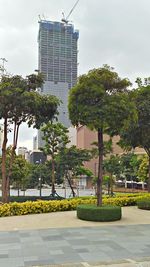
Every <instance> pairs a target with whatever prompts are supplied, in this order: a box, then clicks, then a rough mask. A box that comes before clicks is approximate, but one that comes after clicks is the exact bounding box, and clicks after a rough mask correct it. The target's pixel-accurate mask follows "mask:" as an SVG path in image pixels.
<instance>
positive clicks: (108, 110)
mask: <svg viewBox="0 0 150 267" xmlns="http://www.w3.org/2000/svg"><path fill="white" fill-rule="evenodd" d="M129 85H130V82H129V80H128V79H121V78H120V77H119V76H118V74H117V73H116V72H114V70H113V69H112V68H110V67H109V66H107V65H104V66H103V67H102V68H99V69H94V70H91V71H89V72H88V74H87V75H82V76H81V77H80V78H79V80H78V83H77V85H76V86H75V87H74V88H72V89H71V90H70V95H69V115H70V119H71V122H72V124H73V125H76V126H78V125H79V124H81V125H86V126H87V127H89V128H91V129H94V130H96V131H97V133H98V153H99V164H98V180H97V205H98V206H100V205H102V178H103V168H102V166H103V146H104V142H103V134H104V133H108V134H109V135H115V134H118V132H119V129H120V128H123V127H124V125H125V124H127V123H128V117H129V116H131V117H133V116H134V115H135V113H134V106H133V104H132V103H131V102H130V101H129V98H128V93H127V87H128V86H129Z"/></svg>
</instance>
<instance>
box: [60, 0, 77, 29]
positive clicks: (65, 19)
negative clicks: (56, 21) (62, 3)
mask: <svg viewBox="0 0 150 267" xmlns="http://www.w3.org/2000/svg"><path fill="white" fill-rule="evenodd" d="M78 2H79V0H77V1H76V2H75V4H74V6H73V7H72V9H71V10H70V12H69V14H68V15H67V17H66V18H65V15H64V13H63V12H62V15H63V18H62V20H61V21H62V22H64V23H66V24H68V22H69V20H68V19H69V17H70V15H71V14H72V12H73V10H74V9H75V7H76V6H77V4H78Z"/></svg>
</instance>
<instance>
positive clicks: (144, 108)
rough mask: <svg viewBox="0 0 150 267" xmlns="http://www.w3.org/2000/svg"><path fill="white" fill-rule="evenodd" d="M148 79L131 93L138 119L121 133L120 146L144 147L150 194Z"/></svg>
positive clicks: (149, 98) (149, 99)
mask: <svg viewBox="0 0 150 267" xmlns="http://www.w3.org/2000/svg"><path fill="white" fill-rule="evenodd" d="M148 81H149V80H148V79H147V80H145V82H144V85H142V81H141V79H139V81H138V85H140V87H139V88H138V89H136V90H134V92H131V93H130V99H131V100H132V101H134V103H135V106H136V111H137V115H138V119H137V121H136V122H133V121H132V119H130V124H129V125H128V127H126V128H124V131H122V132H121V133H120V136H121V141H120V145H121V146H122V147H124V148H125V149H131V148H135V147H142V148H143V149H144V150H145V152H146V154H147V156H148V161H149V178H148V192H150V85H149V83H148Z"/></svg>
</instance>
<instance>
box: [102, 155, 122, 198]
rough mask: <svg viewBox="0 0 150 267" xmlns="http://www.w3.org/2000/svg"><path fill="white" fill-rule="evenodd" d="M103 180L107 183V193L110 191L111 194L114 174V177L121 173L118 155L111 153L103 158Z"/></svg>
mask: <svg viewBox="0 0 150 267" xmlns="http://www.w3.org/2000/svg"><path fill="white" fill-rule="evenodd" d="M103 168H104V173H106V174H108V175H105V181H107V184H108V193H109V192H110V193H111V195H113V183H114V175H115V176H116V177H120V174H121V165H120V157H119V156H115V155H111V156H110V158H108V159H105V160H104V164H103Z"/></svg>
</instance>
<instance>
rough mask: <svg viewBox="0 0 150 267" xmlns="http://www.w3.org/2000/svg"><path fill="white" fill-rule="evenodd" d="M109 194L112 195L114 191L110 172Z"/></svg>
mask: <svg viewBox="0 0 150 267" xmlns="http://www.w3.org/2000/svg"><path fill="white" fill-rule="evenodd" d="M110 194H111V196H113V194H114V192H113V175H112V174H110Z"/></svg>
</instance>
